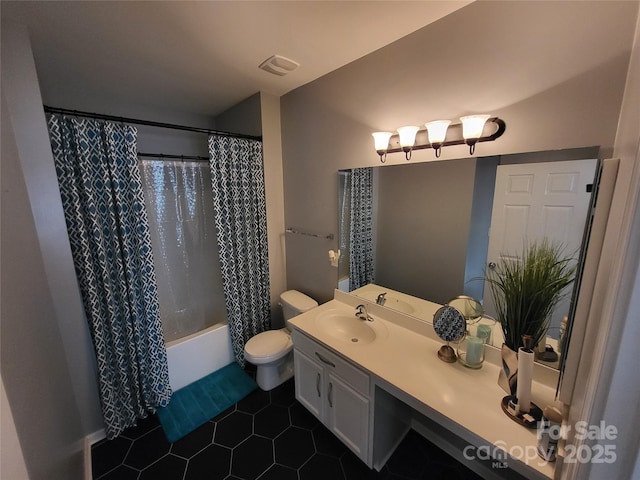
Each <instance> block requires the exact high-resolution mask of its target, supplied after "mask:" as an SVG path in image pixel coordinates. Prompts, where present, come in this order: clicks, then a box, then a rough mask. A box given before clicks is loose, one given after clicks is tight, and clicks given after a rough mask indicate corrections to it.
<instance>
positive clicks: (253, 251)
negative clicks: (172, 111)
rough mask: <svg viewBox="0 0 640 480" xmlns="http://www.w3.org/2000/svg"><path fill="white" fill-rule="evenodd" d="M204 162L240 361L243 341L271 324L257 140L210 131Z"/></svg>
mask: <svg viewBox="0 0 640 480" xmlns="http://www.w3.org/2000/svg"><path fill="white" fill-rule="evenodd" d="M209 161H210V166H211V186H212V189H213V207H214V211H215V219H216V232H217V239H218V250H219V255H220V268H221V269H222V284H223V289H224V295H225V303H226V305H227V318H228V321H229V332H230V335H231V344H232V347H233V354H234V357H235V359H236V361H237V362H238V363H239V364H240V365H242V366H244V363H245V360H244V345H245V343H246V342H247V341H248V340H249V339H250V338H251V337H253V336H254V335H257V334H258V333H260V332H263V331H265V330H268V329H269V328H270V326H271V301H270V295H269V257H268V248H267V208H266V201H265V188H264V166H263V162H262V142H260V141H258V140H251V139H246V138H234V137H229V136H221V135H211V136H210V137H209Z"/></svg>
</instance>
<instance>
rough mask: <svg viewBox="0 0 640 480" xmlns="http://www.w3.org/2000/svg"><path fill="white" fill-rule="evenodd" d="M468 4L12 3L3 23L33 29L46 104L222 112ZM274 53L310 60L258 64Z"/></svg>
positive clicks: (301, 80) (341, 62) (282, 89)
mask: <svg viewBox="0 0 640 480" xmlns="http://www.w3.org/2000/svg"><path fill="white" fill-rule="evenodd" d="M469 3H471V2H470V1H446V2H443V1H352V2H346V1H336V2H333V1H280V2H276V1H202V2H191V1H170V2H137V1H135V2H133V1H131V2H127V1H125V2H111V1H109V2H88V1H82V2H57V1H56V2H8V1H2V21H3V23H4V21H5V20H6V19H13V18H15V19H17V20H18V21H20V22H23V23H24V24H26V25H27V27H28V29H29V32H30V35H31V41H32V47H33V51H34V56H35V59H36V67H37V69H38V76H39V80H40V87H41V90H42V95H43V99H44V101H45V103H49V104H51V105H55V106H61V107H65V108H76V109H82V108H83V107H85V106H90V105H92V99H93V100H95V99H96V98H100V99H101V103H105V102H108V103H110V104H111V103H112V104H114V105H118V104H120V105H122V104H127V103H134V104H135V105H137V106H139V107H145V106H146V107H156V108H158V107H160V108H162V109H166V110H170V111H175V112H189V113H191V114H198V115H206V116H213V115H216V114H218V113H221V112H223V111H225V110H226V109H227V108H229V107H231V106H233V105H235V104H237V103H238V102H240V101H242V100H244V99H245V98H247V97H249V96H251V95H253V94H255V93H256V92H259V91H263V92H267V93H271V94H274V95H278V96H280V95H283V94H285V93H287V92H289V91H291V90H293V89H295V88H297V87H299V86H301V85H304V84H306V83H308V82H310V81H312V80H314V79H316V78H319V77H321V76H323V75H325V74H327V73H329V72H331V71H333V70H336V69H338V68H340V67H341V66H343V65H346V64H348V63H350V62H352V61H354V60H356V59H358V58H360V57H362V56H364V55H367V54H368V53H371V52H373V51H375V50H377V49H379V48H381V47H383V46H385V45H387V44H389V43H391V42H393V41H395V40H397V39H399V38H401V37H403V36H405V35H408V34H409V33H411V32H414V31H416V30H418V29H420V28H421V27H423V26H425V25H428V24H430V23H432V22H434V21H436V20H438V19H439V18H442V17H444V16H446V15H448V14H449V13H451V12H453V11H455V10H457V9H459V8H462V7H464V6H465V5H467V4H469ZM425 48H427V47H426V46H425ZM273 54H280V55H283V56H285V57H288V58H291V59H293V60H295V61H297V62H299V63H300V67H299V68H298V69H297V70H295V71H294V72H292V73H290V74H288V75H287V76H284V77H280V76H276V75H273V74H270V73H267V72H265V71H263V70H260V69H258V65H259V64H260V63H262V62H263V61H264V60H266V59H267V58H268V57H270V56H271V55H273ZM384 67H385V66H381V68H384ZM105 113H107V112H105Z"/></svg>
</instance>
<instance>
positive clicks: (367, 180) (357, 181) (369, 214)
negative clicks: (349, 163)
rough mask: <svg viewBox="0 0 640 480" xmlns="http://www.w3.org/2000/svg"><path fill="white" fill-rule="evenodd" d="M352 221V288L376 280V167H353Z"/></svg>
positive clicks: (350, 240) (350, 252) (350, 238)
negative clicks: (374, 217) (374, 180)
mask: <svg viewBox="0 0 640 480" xmlns="http://www.w3.org/2000/svg"><path fill="white" fill-rule="evenodd" d="M349 190H350V193H351V208H350V210H351V212H350V213H351V222H350V228H349V231H350V237H349V244H350V248H349V291H352V290H355V289H356V288H360V287H362V286H364V285H368V284H369V283H374V281H375V278H374V272H375V263H374V255H373V253H374V252H373V169H372V168H354V169H352V170H351V172H350V175H349Z"/></svg>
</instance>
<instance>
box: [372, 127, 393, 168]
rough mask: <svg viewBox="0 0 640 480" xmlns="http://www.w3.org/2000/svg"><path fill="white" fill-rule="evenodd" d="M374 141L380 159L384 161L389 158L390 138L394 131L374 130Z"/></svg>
mask: <svg viewBox="0 0 640 480" xmlns="http://www.w3.org/2000/svg"><path fill="white" fill-rule="evenodd" d="M371 135H373V143H374V144H375V146H376V152H378V155H380V161H381V162H382V163H384V162H386V160H387V149H388V148H389V139H390V138H391V135H393V132H373V133H372V134H371Z"/></svg>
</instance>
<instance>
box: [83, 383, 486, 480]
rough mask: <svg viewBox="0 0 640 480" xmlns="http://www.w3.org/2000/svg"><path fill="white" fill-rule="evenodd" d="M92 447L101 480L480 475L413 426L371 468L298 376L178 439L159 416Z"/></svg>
mask: <svg viewBox="0 0 640 480" xmlns="http://www.w3.org/2000/svg"><path fill="white" fill-rule="evenodd" d="M250 373H252V372H250ZM91 451H92V469H93V479H94V480H112V479H114V480H146V479H149V478H150V479H154V480H200V479H203V480H204V479H207V480H314V479H322V480H391V479H403V480H423V479H432V478H449V479H464V480H478V479H480V477H478V476H477V475H475V474H474V473H472V472H470V471H469V470H467V469H466V468H465V467H464V466H463V465H462V464H460V463H458V462H456V461H455V460H453V459H452V458H451V457H449V456H448V455H447V454H446V453H444V452H443V451H442V450H440V449H439V448H438V447H436V446H434V445H433V444H431V443H429V442H428V441H427V440H425V439H424V438H422V437H421V436H420V435H419V434H417V433H416V432H414V431H413V430H411V431H409V433H408V434H407V435H406V437H405V438H404V440H403V441H402V442H401V443H400V446H399V447H398V448H397V449H396V451H395V453H394V454H393V455H392V456H391V458H390V459H389V461H388V462H387V464H386V465H385V466H384V467H383V468H382V470H381V471H380V472H376V471H374V470H370V469H369V468H368V467H367V466H366V465H365V464H364V463H362V462H361V461H360V460H359V459H358V458H357V457H356V456H355V455H354V454H353V453H351V451H350V450H349V449H348V448H346V447H345V446H344V445H343V444H342V443H341V442H340V441H339V440H338V439H337V438H336V437H335V436H334V435H333V434H332V433H331V432H329V431H328V430H327V429H326V428H325V427H324V426H323V425H322V424H321V423H320V422H319V421H318V420H316V419H315V417H313V415H311V414H310V413H309V412H308V411H307V410H306V409H305V408H304V407H303V406H302V405H301V404H300V403H298V402H297V401H296V400H295V392H294V384H293V379H292V380H289V381H288V382H285V383H284V384H283V385H281V386H279V387H277V388H275V389H274V390H272V391H270V392H263V391H261V390H259V389H258V390H255V391H254V392H252V393H251V394H249V395H248V396H247V397H245V398H244V399H243V400H241V401H240V402H238V403H237V404H235V405H234V406H233V407H231V408H229V409H228V410H226V411H224V412H222V413H221V414H219V415H218V416H217V417H215V418H212V419H211V420H209V422H208V423H206V424H205V425H203V426H201V427H200V428H198V429H197V430H195V431H193V432H191V433H190V434H189V435H187V436H185V437H183V438H181V439H180V440H178V441H176V442H174V443H169V442H168V441H167V439H166V437H165V436H164V432H163V430H162V427H161V426H160V422H159V421H158V419H157V417H156V416H155V415H152V416H150V417H148V418H146V419H144V420H141V421H140V422H139V423H138V426H136V427H133V428H130V429H127V430H125V431H124V432H123V433H122V435H120V437H118V438H116V439H114V440H102V441H100V442H98V443H96V444H95V445H93V446H92V449H91Z"/></svg>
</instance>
